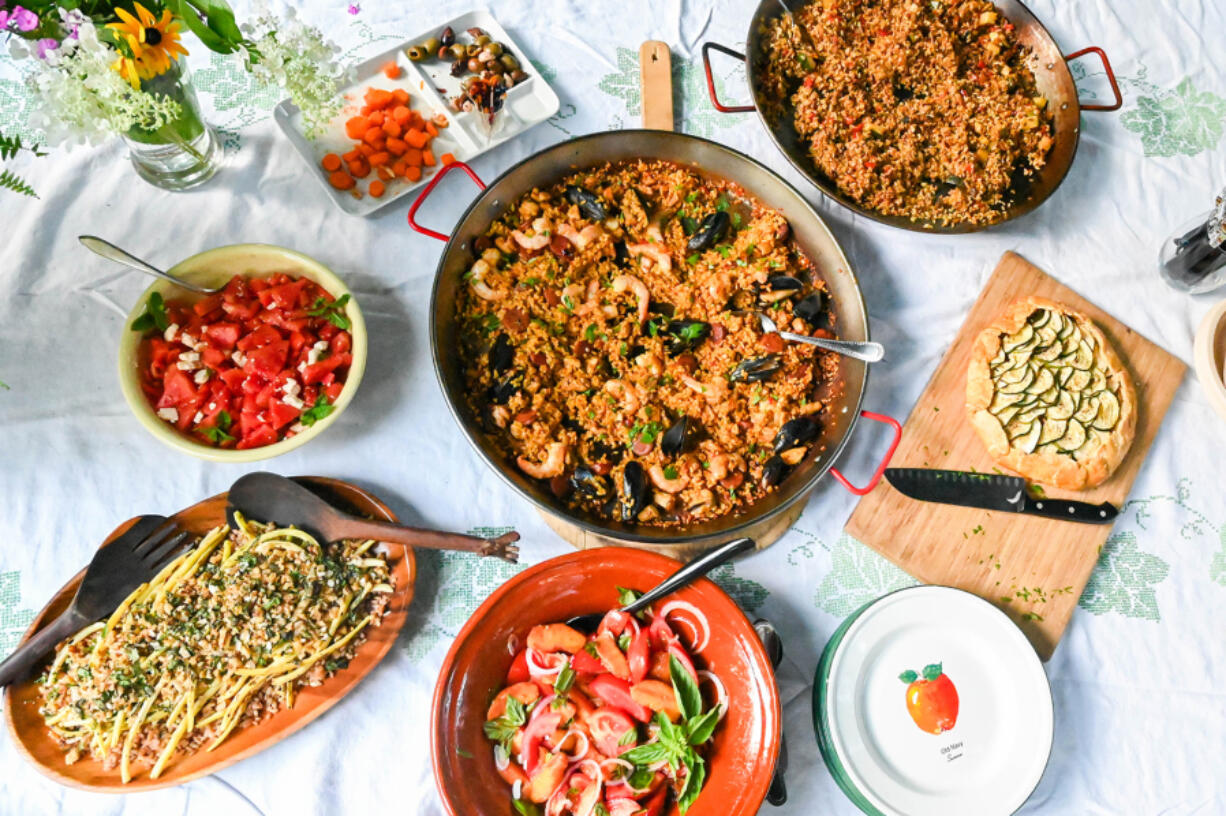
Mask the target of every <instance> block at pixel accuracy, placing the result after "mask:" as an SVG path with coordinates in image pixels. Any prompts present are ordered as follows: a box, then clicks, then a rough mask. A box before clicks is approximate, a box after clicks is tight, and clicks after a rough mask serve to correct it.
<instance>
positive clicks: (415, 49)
mask: <svg viewBox="0 0 1226 816" xmlns="http://www.w3.org/2000/svg"><path fill="white" fill-rule="evenodd" d="M404 53H405V56H407V57H408V58H409V59H411V60H412V61H413V62H421V61H422V60H424V59H425V58H426V55H427V53H428V52H426V51H423V50H422V47H421V46H420V45H410V46H409V47H408V48H406V49H405V50H404Z"/></svg>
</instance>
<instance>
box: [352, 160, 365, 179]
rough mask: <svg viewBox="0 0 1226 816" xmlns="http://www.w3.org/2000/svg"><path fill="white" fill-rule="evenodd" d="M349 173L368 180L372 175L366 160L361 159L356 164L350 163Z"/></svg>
mask: <svg viewBox="0 0 1226 816" xmlns="http://www.w3.org/2000/svg"><path fill="white" fill-rule="evenodd" d="M349 172H350V173H352V174H353V175H354V177H356V178H366V177H367V176H369V175H370V164H369V163H367V162H366V161H365V160H364V159H359V160H358V161H355V162H349Z"/></svg>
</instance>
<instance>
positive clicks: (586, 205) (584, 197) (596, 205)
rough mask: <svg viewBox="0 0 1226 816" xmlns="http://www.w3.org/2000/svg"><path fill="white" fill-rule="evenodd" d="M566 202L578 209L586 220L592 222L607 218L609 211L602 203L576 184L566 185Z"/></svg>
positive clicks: (598, 198) (593, 194) (594, 195)
mask: <svg viewBox="0 0 1226 816" xmlns="http://www.w3.org/2000/svg"><path fill="white" fill-rule="evenodd" d="M566 200H567V201H569V202H570V203H571V204H574V205H575V206H576V207H578V208H579V212H581V213H583V215H584V216H585V217H586V218H590V219H591V220H593V221H604V220H605V219H606V218H608V217H609V210H608V208H607V207H605V205H604V202H603V201H601V200H600V197H599V196H597V195H596V194H595V193H593V192H592V191H590V190H585V189H583V188H582V187H580V186H579V185H577V184H568V185H566Z"/></svg>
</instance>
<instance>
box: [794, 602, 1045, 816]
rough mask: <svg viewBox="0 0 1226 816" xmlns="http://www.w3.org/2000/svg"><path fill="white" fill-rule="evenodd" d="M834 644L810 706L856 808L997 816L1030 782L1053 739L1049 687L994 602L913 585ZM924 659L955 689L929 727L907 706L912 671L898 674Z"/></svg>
mask: <svg viewBox="0 0 1226 816" xmlns="http://www.w3.org/2000/svg"><path fill="white" fill-rule="evenodd" d="M828 648H829V647H828ZM834 648H835V651H834V654H833V659H831V660H830V661H829V668H828V672H827V675H826V677H825V678H824V679H823V678H819V680H818V682H824V683H825V692H826V693H825V698H826V699H825V711H822V712H820V713H821V714H822V715H823V716H824V718H825V719H824V722H825V724H826V726H827V728H828V733H827V735H826V736H827V737H828V738H829V740H830V744H831V745H832V746H833V748H834V750H835V753H836V754H837V757H838V762H839V764H840V765H841V766H842V769H843V771H844V772H845V774H846V777H847V781H848V782H849V783H850V784H851V785H852V786H853V787H854V788H855V789H856V791H857V792H858V793H859V794H860V796H862V797H863V798H864V799H865V800H866V801H867V803H868V804H869V805H870V806H871V808H872V811H866V812H873V811H875V812H877V813H880V814H886V816H904V814H905V816H1005V814H1011V813H1013V812H1014V811H1015V810H1017V809H1018V808H1020V807H1021V806H1022V803H1023V802H1025V801H1026V799H1027V798H1028V797H1029V796H1030V793H1031V792H1032V791H1033V790H1034V789H1035V787H1036V786H1037V785H1038V783H1039V778H1040V777H1041V776H1042V775H1043V770H1044V768H1045V767H1046V765H1047V759H1048V756H1049V754H1050V752H1051V745H1052V733H1053V722H1052V719H1053V717H1052V714H1053V712H1052V698H1051V690H1050V688H1049V686H1048V683H1047V677H1046V675H1045V674H1044V672H1043V665H1042V663H1040V662H1039V658H1038V656H1037V655H1036V654H1035V652H1034V649H1033V648H1032V647H1031V646H1030V643H1029V642H1028V641H1027V640H1026V637H1025V635H1023V634H1022V632H1021V630H1020V629H1018V628H1017V626H1015V625H1014V624H1013V622H1012V621H1010V620H1009V618H1008V617H1006V616H1005V614H1004V613H1003V612H1001V611H1000V610H999V609H997V608H996V607H994V606H992V605H991V604H990V603H988V602H986V601H984V600H982V599H980V598H977V597H975V596H974V595H971V594H969V593H966V592H962V591H960V590H956V589H951V588H948V587H938V586H918V587H912V588H910V589H904V590H901V591H898V592H895V593H893V594H891V595H887V596H885V597H883V598H881V599H879V600H878V601H877V602H875V603H873V604H871V605H870V606H868V607H866V608H865V609H863V610H862V611H861V612H860V613H858V617H855V619H854V622H853V623H851V625H850V627H849V628H847V629H846V632H845V633H844V634H843V636H842V640H841V642H839V643H837V644H835V645H834ZM929 664H939V667H940V671H941V673H943V674H944V675H945V676H946V677H947V678H948V679H949V682H952V683H953V684H954V686H955V690H956V694H957V703H956V713H955V714H954V719H953V721H952V722H950V723H947V728H948V730H945V731H943V732H942V733H939V734H936V733H930V732H928V731H925V730H923V728H921V727H920V726H919V725H918V721H913V715H911V714H909V713H908V705H907V694H908V693H909V691H910V689H909V688H908V686H907V682H906V681H907V680H908V679H918V678H910V677H908V678H900V674H901V673H904V672H906V671H907V670H910V671H912V672H915V673H917V674H918V673H920V672H921V670H923V669H924V667H925V666H926V665H929ZM900 680H901V682H900ZM920 682H921V683H922V682H923V681H922V680H921V681H920ZM862 809H863V806H862Z"/></svg>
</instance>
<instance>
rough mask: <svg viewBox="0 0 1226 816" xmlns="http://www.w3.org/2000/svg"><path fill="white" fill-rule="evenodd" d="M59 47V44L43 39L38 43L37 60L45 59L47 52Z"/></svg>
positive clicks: (48, 38)
mask: <svg viewBox="0 0 1226 816" xmlns="http://www.w3.org/2000/svg"><path fill="white" fill-rule="evenodd" d="M59 47H60V44H59V43H58V42H56V41H55V40H53V39H51V38H50V37H44V38H43V39H41V40H39V41H38V58H39V59H40V60H45V59H46V58H47V52H48V51H54V50H55V49H57V48H59Z"/></svg>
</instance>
